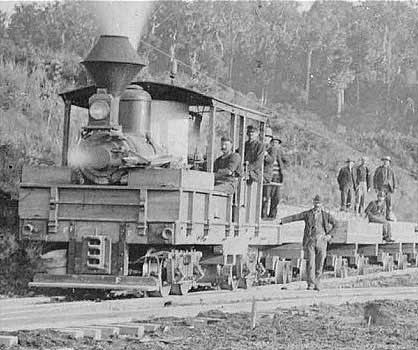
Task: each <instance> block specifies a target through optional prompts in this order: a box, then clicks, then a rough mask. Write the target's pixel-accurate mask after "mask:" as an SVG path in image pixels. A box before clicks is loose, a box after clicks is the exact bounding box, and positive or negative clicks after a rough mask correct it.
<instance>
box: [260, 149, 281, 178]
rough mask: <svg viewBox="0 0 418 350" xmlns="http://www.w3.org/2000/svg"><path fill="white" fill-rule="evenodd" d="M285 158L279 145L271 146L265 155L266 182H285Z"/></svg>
mask: <svg viewBox="0 0 418 350" xmlns="http://www.w3.org/2000/svg"><path fill="white" fill-rule="evenodd" d="M282 169H283V160H282V153H281V151H280V149H279V147H273V146H269V147H268V148H267V154H266V155H265V156H264V183H265V184H268V183H269V182H277V183H282V182H283V172H282Z"/></svg>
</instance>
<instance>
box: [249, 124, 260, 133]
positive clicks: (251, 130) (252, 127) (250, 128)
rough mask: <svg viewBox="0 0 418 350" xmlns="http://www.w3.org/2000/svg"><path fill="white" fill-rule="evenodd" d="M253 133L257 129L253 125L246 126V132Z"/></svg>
mask: <svg viewBox="0 0 418 350" xmlns="http://www.w3.org/2000/svg"><path fill="white" fill-rule="evenodd" d="M254 131H258V129H257V128H256V127H255V126H254V125H248V126H247V132H254Z"/></svg>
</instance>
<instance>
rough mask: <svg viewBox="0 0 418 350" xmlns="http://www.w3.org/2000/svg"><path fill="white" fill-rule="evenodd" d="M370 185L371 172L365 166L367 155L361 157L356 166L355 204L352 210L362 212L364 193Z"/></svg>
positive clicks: (368, 189)
mask: <svg viewBox="0 0 418 350" xmlns="http://www.w3.org/2000/svg"><path fill="white" fill-rule="evenodd" d="M371 185H372V179H371V172H370V170H369V167H368V166H367V157H361V159H360V165H359V166H358V167H357V168H356V187H357V190H356V204H355V206H354V210H355V212H356V213H358V214H362V213H363V210H364V205H365V200H366V194H367V192H369V191H370V187H371Z"/></svg>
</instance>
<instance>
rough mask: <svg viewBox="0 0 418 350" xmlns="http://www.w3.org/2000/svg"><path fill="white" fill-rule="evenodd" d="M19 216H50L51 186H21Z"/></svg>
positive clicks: (41, 217)
mask: <svg viewBox="0 0 418 350" xmlns="http://www.w3.org/2000/svg"><path fill="white" fill-rule="evenodd" d="M19 216H20V218H21V219H24V218H38V219H48V218H49V187H45V188H21V189H20V191H19Z"/></svg>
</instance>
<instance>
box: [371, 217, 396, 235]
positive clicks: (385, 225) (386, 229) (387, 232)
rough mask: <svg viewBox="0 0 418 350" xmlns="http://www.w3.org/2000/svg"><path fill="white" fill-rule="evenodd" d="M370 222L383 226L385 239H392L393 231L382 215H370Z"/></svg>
mask: <svg viewBox="0 0 418 350" xmlns="http://www.w3.org/2000/svg"><path fill="white" fill-rule="evenodd" d="M369 222H375V223H378V224H383V239H384V240H386V239H392V231H391V228H390V224H389V222H388V221H387V220H386V218H385V217H383V216H380V215H373V214H369Z"/></svg>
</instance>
